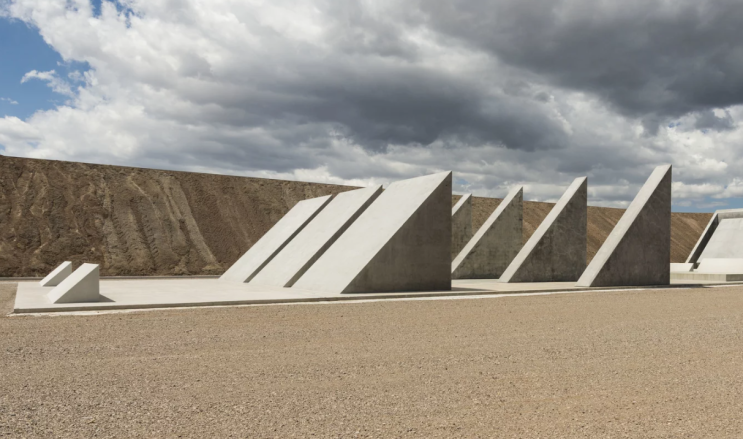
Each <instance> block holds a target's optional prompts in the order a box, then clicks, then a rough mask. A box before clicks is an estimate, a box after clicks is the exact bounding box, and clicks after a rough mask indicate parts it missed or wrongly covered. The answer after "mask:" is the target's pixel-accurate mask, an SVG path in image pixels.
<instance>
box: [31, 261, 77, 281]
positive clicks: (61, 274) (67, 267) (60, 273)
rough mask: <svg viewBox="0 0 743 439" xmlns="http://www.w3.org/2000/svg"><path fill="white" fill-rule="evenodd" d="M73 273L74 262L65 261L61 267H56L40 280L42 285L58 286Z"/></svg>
mask: <svg viewBox="0 0 743 439" xmlns="http://www.w3.org/2000/svg"><path fill="white" fill-rule="evenodd" d="M71 274H72V262H70V261H65V262H62V264H60V266H59V267H57V268H55V269H54V271H52V272H51V273H49V274H48V275H47V276H46V277H45V278H44V279H42V280H41V282H39V285H41V286H42V287H56V286H57V285H59V283H60V282H62V281H63V280H65V279H67V277H68V276H69V275H71Z"/></svg>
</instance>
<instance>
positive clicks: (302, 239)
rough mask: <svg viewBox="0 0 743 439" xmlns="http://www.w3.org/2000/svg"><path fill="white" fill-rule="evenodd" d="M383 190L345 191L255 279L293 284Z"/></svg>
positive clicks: (258, 283)
mask: <svg viewBox="0 0 743 439" xmlns="http://www.w3.org/2000/svg"><path fill="white" fill-rule="evenodd" d="M381 193H382V186H374V187H369V188H364V189H357V190H353V191H348V192H342V193H340V194H338V195H336V196H335V198H333V201H331V202H330V204H328V205H327V207H325V208H324V209H323V210H322V211H321V212H320V213H318V214H317V216H316V217H315V218H314V219H313V220H312V221H310V223H309V224H307V226H306V227H305V228H304V229H302V231H301V232H299V234H298V235H297V236H296V237H295V238H294V239H292V240H291V242H289V244H287V245H286V247H284V249H283V250H281V251H280V252H279V254H278V255H276V257H274V258H273V259H272V260H271V262H269V263H268V265H266V266H265V267H264V268H263V270H261V271H260V272H259V273H258V274H257V275H256V276H255V277H254V278H253V279H252V280H251V281H250V284H251V285H270V286H277V287H291V286H292V285H294V283H295V282H296V281H297V279H299V278H300V277H301V276H302V275H303V274H304V273H305V272H306V271H307V270H308V269H309V268H310V266H312V264H314V263H315V261H317V259H318V258H320V256H322V254H323V253H325V251H327V249H328V248H330V246H331V245H332V244H333V243H334V242H335V241H336V240H337V239H338V237H340V236H341V235H342V234H343V232H345V231H346V229H348V227H349V226H350V225H351V224H352V223H353V222H354V221H355V220H356V219H357V218H358V217H359V215H361V214H362V213H363V212H364V210H366V208H367V207H369V205H371V204H372V202H373V201H374V200H375V199H376V198H377V197H378V196H379V194H381Z"/></svg>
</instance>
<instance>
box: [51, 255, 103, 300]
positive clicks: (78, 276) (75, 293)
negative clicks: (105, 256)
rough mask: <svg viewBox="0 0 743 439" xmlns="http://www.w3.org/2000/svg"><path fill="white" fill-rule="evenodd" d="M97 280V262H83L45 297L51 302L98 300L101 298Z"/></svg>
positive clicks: (98, 277)
mask: <svg viewBox="0 0 743 439" xmlns="http://www.w3.org/2000/svg"><path fill="white" fill-rule="evenodd" d="M99 281H100V274H99V268H98V264H83V265H81V266H80V267H79V268H78V269H77V270H75V271H74V272H73V273H72V274H71V275H69V276H68V277H67V279H65V280H63V281H62V282H60V284H59V285H57V286H56V287H54V289H53V290H51V291H50V292H49V294H48V295H47V297H48V298H49V300H50V301H51V302H52V303H80V302H98V301H99V300H100V298H101V295H100V286H99Z"/></svg>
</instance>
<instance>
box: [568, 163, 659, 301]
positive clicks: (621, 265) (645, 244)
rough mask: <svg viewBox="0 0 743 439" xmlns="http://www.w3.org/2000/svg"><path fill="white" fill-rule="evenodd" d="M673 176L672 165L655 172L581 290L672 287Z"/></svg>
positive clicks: (585, 277) (587, 273)
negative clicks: (604, 287) (639, 286)
mask: <svg viewBox="0 0 743 439" xmlns="http://www.w3.org/2000/svg"><path fill="white" fill-rule="evenodd" d="M671 174H672V171H671V165H665V166H658V167H657V168H655V170H654V171H653V173H652V174H651V175H650V178H648V180H647V182H646V183H645V185H644V186H643V187H642V189H640V192H639V193H638V194H637V196H636V197H635V199H634V200H633V201H632V204H630V206H629V208H628V209H627V210H626V211H625V212H624V215H622V218H621V219H620V220H619V222H618V223H617V225H616V226H615V227H614V229H613V230H612V231H611V234H609V237H608V238H606V241H604V244H603V245H602V246H601V248H600V249H599V251H598V252H597V253H596V256H595V257H594V258H593V260H592V261H591V263H590V264H589V265H588V268H586V271H585V272H584V273H583V275H582V276H581V277H580V279H579V280H578V283H577V284H576V285H577V286H582V287H599V286H630V285H668V284H669V282H670V273H671V272H670V270H669V267H668V264H669V262H670V259H671Z"/></svg>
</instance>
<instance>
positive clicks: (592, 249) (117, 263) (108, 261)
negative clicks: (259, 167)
mask: <svg viewBox="0 0 743 439" xmlns="http://www.w3.org/2000/svg"><path fill="white" fill-rule="evenodd" d="M350 189H354V188H353V187H350V186H339V185H328V184H318V183H304V182H296V181H283V180H268V179H259V178H245V177H231V176H223V175H212V174H196V173H188V172H176V171H160V170H152V169H139V168H125V167H119V166H103V165H91V164H84V163H74V162H59V161H50V160H33V159H23V158H14V157H4V156H0V276H2V277H19V276H41V275H45V274H47V273H48V272H49V271H50V270H51V269H53V268H54V267H55V266H56V265H58V264H59V263H60V262H62V261H65V260H71V261H73V262H74V263H75V265H77V264H79V263H82V262H90V263H98V264H101V273H102V274H103V275H109V276H115V275H173V274H175V275H185V274H219V273H222V272H223V271H224V270H225V269H226V268H227V267H228V266H229V265H231V264H232V263H233V262H234V261H235V260H237V258H238V257H239V256H240V255H241V254H242V253H244V252H245V251H247V249H248V248H250V246H251V245H253V243H255V242H256V241H257V240H258V239H259V238H260V237H261V236H262V235H263V234H264V233H265V232H266V231H267V230H268V229H269V228H270V227H271V226H272V225H273V224H274V223H275V222H276V221H278V220H279V218H281V217H282V216H283V215H284V214H285V213H286V212H287V211H288V210H289V209H290V208H291V207H292V206H293V205H294V204H295V203H296V202H297V201H299V200H303V199H306V198H312V197H318V196H322V195H328V194H335V193H338V192H343V191H347V190H350ZM457 199H458V197H457V196H455V197H454V202H456V200H457ZM498 203H500V200H498V199H492V198H480V197H475V198H474V200H473V207H474V218H473V222H474V226H475V227H476V228H477V227H479V226H480V225H481V224H482V223H483V222H484V221H485V219H486V218H487V216H488V215H490V213H491V212H492V211H493V210H494V209H495V207H496V206H497V205H498ZM551 208H552V204H549V203H535V202H527V203H525V208H524V222H525V227H524V239H527V238H528V237H529V236H531V234H532V233H533V232H534V230H535V229H536V227H537V226H538V225H539V223H540V222H541V220H542V219H543V218H544V217H545V216H546V215H547V213H548V212H549V210H550V209H551ZM622 212H623V211H622V210H621V209H607V208H598V207H591V208H589V211H588V234H589V237H588V254H589V258H590V257H593V255H594V254H595V253H596V250H597V249H598V247H599V246H600V244H601V243H602V242H603V241H604V239H606V236H608V234H609V232H610V231H611V228H612V227H613V226H614V224H616V222H617V221H618V220H619V217H620V216H621V214H622ZM710 216H711V214H686V213H680V214H674V215H673V225H672V227H673V229H672V240H673V247H672V253H671V256H672V260H673V261H674V262H680V261H683V260H684V259H685V258H686V255H687V254H688V253H689V252H690V251H691V248H692V247H693V245H694V243H695V242H696V240H697V238H698V237H699V235H700V234H701V232H702V230H703V228H704V226H705V225H706V223H707V221H708V220H709V218H710Z"/></svg>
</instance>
